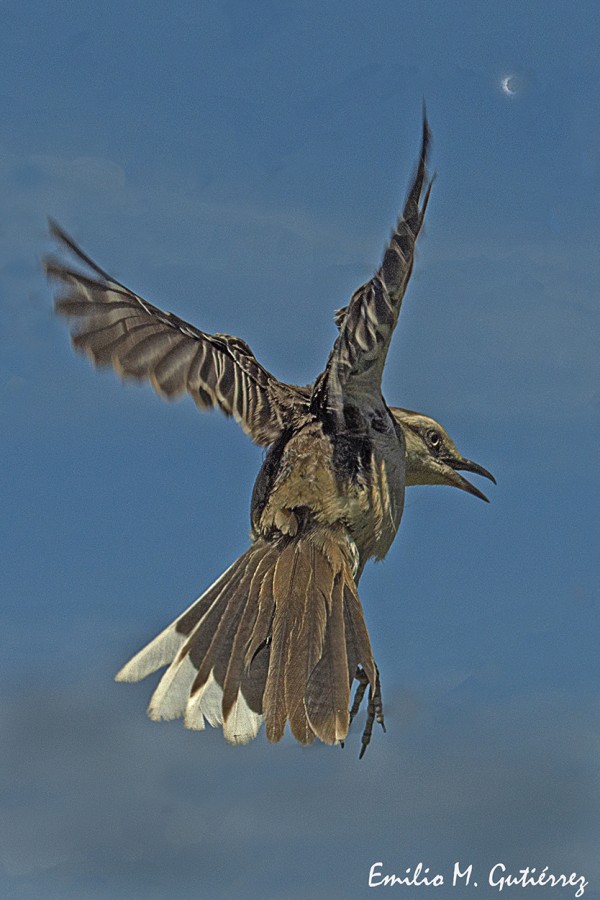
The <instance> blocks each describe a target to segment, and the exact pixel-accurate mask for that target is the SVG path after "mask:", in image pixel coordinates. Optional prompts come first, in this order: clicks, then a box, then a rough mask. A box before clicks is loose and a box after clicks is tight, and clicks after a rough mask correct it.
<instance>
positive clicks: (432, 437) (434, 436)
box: [427, 428, 442, 450]
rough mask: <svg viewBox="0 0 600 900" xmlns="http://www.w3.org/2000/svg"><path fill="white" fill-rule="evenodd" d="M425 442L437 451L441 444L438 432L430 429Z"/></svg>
mask: <svg viewBox="0 0 600 900" xmlns="http://www.w3.org/2000/svg"><path fill="white" fill-rule="evenodd" d="M427 442H428V444H429V446H430V447H433V448H434V449H436V450H437V448H438V447H439V446H440V444H441V442H442V439H441V437H440V433H439V431H436V430H435V428H430V429H429V431H428V432H427Z"/></svg>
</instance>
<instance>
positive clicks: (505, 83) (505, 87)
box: [500, 75, 517, 97]
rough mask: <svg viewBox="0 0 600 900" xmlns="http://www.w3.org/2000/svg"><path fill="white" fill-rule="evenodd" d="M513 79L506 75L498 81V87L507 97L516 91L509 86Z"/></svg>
mask: <svg viewBox="0 0 600 900" xmlns="http://www.w3.org/2000/svg"><path fill="white" fill-rule="evenodd" d="M512 81H514V79H513V76H512V75H508V76H507V77H506V78H503V79H502V81H501V82H500V87H501V88H502V90H503V91H504V93H505V94H507V95H508V96H509V97H513V96H514V95H515V94H516V93H517V92H516V91H515V90H513V89H512V88H511V86H510V85H511V82H512Z"/></svg>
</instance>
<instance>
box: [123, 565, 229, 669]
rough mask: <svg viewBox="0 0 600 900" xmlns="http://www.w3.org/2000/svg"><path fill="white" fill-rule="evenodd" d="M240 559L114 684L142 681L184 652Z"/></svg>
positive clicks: (135, 658)
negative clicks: (190, 636) (189, 638)
mask: <svg viewBox="0 0 600 900" xmlns="http://www.w3.org/2000/svg"><path fill="white" fill-rule="evenodd" d="M240 561H241V558H240V559H238V560H236V561H235V562H234V563H232V565H231V566H229V568H228V569H226V570H225V571H224V572H223V574H222V575H221V576H220V577H219V578H217V580H216V581H215V582H214V583H213V584H211V586H210V587H209V588H207V590H206V591H205V592H204V593H203V594H202V595H201V596H200V597H198V599H197V600H194V602H193V603H192V604H191V605H190V606H188V608H187V609H186V610H184V612H182V613H181V615H180V616H178V618H177V619H175V621H174V622H171V624H170V625H168V626H167V628H165V629H164V631H161V633H160V634H158V635H157V636H156V637H155V638H154V640H152V641H150V643H149V644H146V646H145V647H143V648H142V649H141V650H140V651H139V653H136V654H135V656H133V657H132V658H131V659H130V660H129V662H127V663H126V664H125V665H124V666H123V668H122V669H119V671H118V672H117V674H116V675H115V680H116V681H141V680H142V678H146V676H147V675H151V674H152V672H156V671H157V670H158V669H162V667H163V666H166V665H168V664H169V663H171V662H172V661H173V659H174V658H175V656H176V655H177V653H178V651H179V650H181V649H182V648H183V646H184V645H185V643H186V641H187V638H188V636H189V634H190V633H191V631H192V630H193V628H194V627H195V626H196V625H197V624H198V622H199V621H200V620H201V619H202V618H203V617H204V616H205V615H206V613H207V612H208V611H209V610H210V608H211V606H212V604H213V603H214V601H215V599H217V598H218V596H219V593H220V592H221V590H222V588H223V586H224V584H226V583H227V580H228V579H229V578H230V577H231V576H232V574H233V573H234V571H235V570H236V568H237V567H238V566H239V564H240Z"/></svg>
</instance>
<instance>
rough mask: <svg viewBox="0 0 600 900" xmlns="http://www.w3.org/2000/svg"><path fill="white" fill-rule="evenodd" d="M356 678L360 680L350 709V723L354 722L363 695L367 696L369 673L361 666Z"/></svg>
mask: <svg viewBox="0 0 600 900" xmlns="http://www.w3.org/2000/svg"><path fill="white" fill-rule="evenodd" d="M354 678H355V679H356V681H358V684H357V685H356V690H355V692H354V702H353V703H352V707H351V709H350V722H349V723H348V725H351V724H352V720H353V718H354V716H355V715H356V713H357V712H358V711H359V709H360V705H361V703H362V701H363V697H364V696H365V691H366V689H367V685H368V684H369V679H368V677H367V673H366V672H365V670H364V669H361V667H360V666H359V667H358V668H357V670H356V675H355V676H354Z"/></svg>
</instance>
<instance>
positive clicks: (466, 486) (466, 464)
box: [444, 457, 496, 503]
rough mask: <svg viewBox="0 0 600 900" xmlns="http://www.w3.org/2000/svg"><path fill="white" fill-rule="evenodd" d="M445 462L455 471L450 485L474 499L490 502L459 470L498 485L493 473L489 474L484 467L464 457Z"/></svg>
mask: <svg viewBox="0 0 600 900" xmlns="http://www.w3.org/2000/svg"><path fill="white" fill-rule="evenodd" d="M444 462H446V463H447V465H449V466H450V467H451V468H452V469H453V470H454V472H453V473H452V476H450V477H449V478H448V481H449V482H450V484H452V485H453V486H454V487H457V488H460V490H461V491H467V493H469V494H473V496H474V497H479V499H480V500H485V502H486V503H489V502H490V501H489V500H488V498H487V497H486V496H485V494H484V493H483V491H480V490H479V488H476V487H475V485H474V484H471V482H470V481H467V479H466V478H463V477H462V475H459V474H458V471H457V470H459V469H460V470H461V471H463V472H473V473H474V474H475V475H481V476H483V478H489V480H490V481H491V482H492V483H493V484H496V479H495V478H494V476H493V475H492V473H491V472H488V470H487V469H484V468H483V466H480V465H479V464H478V463H474V462H471V460H470V459H464V457H460V458H459V459H446V460H444Z"/></svg>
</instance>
